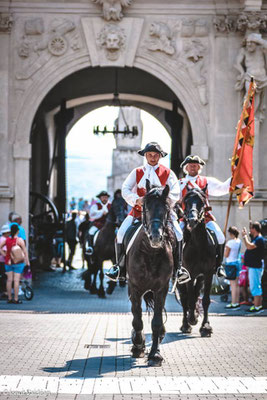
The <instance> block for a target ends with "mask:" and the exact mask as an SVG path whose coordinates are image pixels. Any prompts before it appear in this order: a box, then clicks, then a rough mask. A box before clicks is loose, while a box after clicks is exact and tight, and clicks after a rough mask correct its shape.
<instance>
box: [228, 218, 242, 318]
mask: <svg viewBox="0 0 267 400" xmlns="http://www.w3.org/2000/svg"><path fill="white" fill-rule="evenodd" d="M228 233H229V236H230V240H228V242H227V243H226V245H225V250H224V257H225V258H226V264H232V265H233V264H236V266H235V267H234V268H236V278H235V279H234V280H230V286H231V295H232V302H231V303H230V304H227V306H226V308H228V309H231V310H232V309H237V308H239V307H240V304H239V285H238V277H239V272H240V271H239V254H240V249H241V240H240V239H238V235H239V230H238V229H237V228H236V227H235V226H230V228H229V229H228Z"/></svg>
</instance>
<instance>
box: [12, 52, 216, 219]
mask: <svg viewBox="0 0 267 400" xmlns="http://www.w3.org/2000/svg"><path fill="white" fill-rule="evenodd" d="M65 61H66V60H65ZM135 65H136V66H137V67H138V69H139V70H141V71H145V72H147V73H149V74H150V75H152V76H153V77H155V78H156V79H158V80H159V81H162V82H164V84H165V85H166V86H167V87H169V88H171V90H172V92H173V93H174V94H175V95H176V97H177V98H179V99H180V100H181V103H182V104H183V106H184V108H185V110H188V112H187V115H188V118H189V121H190V124H191V127H192V132H193V143H194V146H195V147H194V149H195V151H197V152H198V153H201V155H202V157H203V158H205V159H207V157H208V152H207V126H206V122H205V117H204V115H202V116H201V113H200V112H199V109H200V107H201V105H200V103H199V102H198V100H197V96H195V95H193V94H195V93H194V91H195V88H194V87H193V85H191V87H190V85H189V87H188V88H186V87H185V84H184V82H182V79H177V77H176V76H175V74H174V73H172V74H170V73H169V71H167V70H166V69H164V68H162V66H154V68H153V70H150V69H149V68H150V65H149V60H144V59H140V60H138V58H137V59H136V62H135V63H134V66H133V67H135ZM84 66H86V67H88V59H87V60H86V57H81V58H80V59H77V60H75V62H74V61H73V60H69V63H66V62H65V63H63V62H61V61H60V62H57V65H56V67H57V68H52V66H47V67H44V68H43V69H42V70H40V71H38V72H37V74H39V75H42V76H45V77H46V79H43V80H41V81H38V76H37V77H36V80H35V81H34V82H33V84H32V85H31V86H30V87H29V89H28V90H27V92H26V93H25V95H24V100H23V102H22V107H21V110H20V112H19V113H18V118H17V121H16V123H15V124H14V131H13V135H14V138H15V140H14V158H15V181H16V183H15V185H14V187H15V209H18V210H21V211H20V212H22V213H23V214H25V213H26V210H27V203H28V199H27V197H25V194H24V200H23V199H22V198H21V197H22V189H21V187H20V184H19V182H21V181H22V176H24V177H25V176H27V175H28V174H29V159H30V144H29V136H30V131H31V124H32V121H33V119H34V115H35V113H36V112H37V110H38V107H39V106H40V104H41V103H42V101H43V100H44V99H45V97H46V95H47V93H49V91H50V90H51V89H53V87H55V86H56V84H58V83H59V82H61V81H62V79H64V78H66V77H68V76H70V75H71V74H72V73H75V72H76V73H77V72H79V71H80V70H81V69H83V67H84ZM197 110H198V112H197ZM25 115H27V118H25ZM196 146H197V147H196ZM24 189H25V186H24ZM17 199H20V200H17ZM23 209H24V210H23ZM26 215H27V214H26Z"/></svg>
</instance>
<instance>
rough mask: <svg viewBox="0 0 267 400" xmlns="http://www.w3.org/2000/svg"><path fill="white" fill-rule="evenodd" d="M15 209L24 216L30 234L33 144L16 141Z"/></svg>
mask: <svg viewBox="0 0 267 400" xmlns="http://www.w3.org/2000/svg"><path fill="white" fill-rule="evenodd" d="M13 158H14V195H15V196H14V210H15V211H16V212H17V213H18V214H20V215H21V216H22V220H23V227H24V228H25V230H26V235H28V223H29V173H30V158H31V145H30V144H29V143H26V144H25V143H20V142H17V143H14V146H13Z"/></svg>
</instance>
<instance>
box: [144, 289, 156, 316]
mask: <svg viewBox="0 0 267 400" xmlns="http://www.w3.org/2000/svg"><path fill="white" fill-rule="evenodd" d="M144 301H145V303H146V310H147V311H148V312H150V311H154V295H153V292H151V290H150V291H149V292H146V293H145V294H144Z"/></svg>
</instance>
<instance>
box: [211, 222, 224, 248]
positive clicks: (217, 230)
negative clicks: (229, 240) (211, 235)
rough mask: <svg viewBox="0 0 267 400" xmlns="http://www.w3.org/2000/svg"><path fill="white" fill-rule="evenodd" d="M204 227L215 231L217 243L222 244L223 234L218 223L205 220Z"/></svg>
mask: <svg viewBox="0 0 267 400" xmlns="http://www.w3.org/2000/svg"><path fill="white" fill-rule="evenodd" d="M206 227H207V228H209V229H210V230H211V231H214V232H215V235H216V237H217V240H218V243H219V244H224V242H225V237H224V234H223V233H222V230H221V228H220V227H219V225H218V224H216V222H215V221H209V222H207V223H206Z"/></svg>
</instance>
